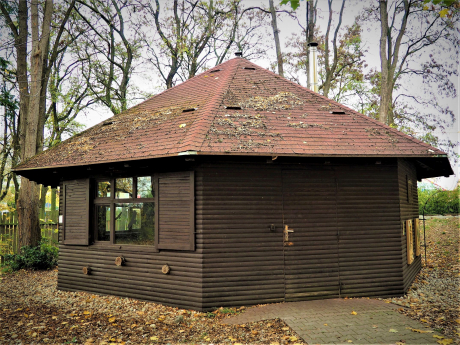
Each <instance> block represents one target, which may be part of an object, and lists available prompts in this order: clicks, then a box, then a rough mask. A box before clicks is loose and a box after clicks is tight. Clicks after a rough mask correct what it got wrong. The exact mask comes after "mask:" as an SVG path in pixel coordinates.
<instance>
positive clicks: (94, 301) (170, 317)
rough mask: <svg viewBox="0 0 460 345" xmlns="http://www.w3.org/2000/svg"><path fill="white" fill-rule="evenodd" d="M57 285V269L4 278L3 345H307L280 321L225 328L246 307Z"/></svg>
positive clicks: (0, 326)
mask: <svg viewBox="0 0 460 345" xmlns="http://www.w3.org/2000/svg"><path fill="white" fill-rule="evenodd" d="M3 282H7V283H6V284H3ZM37 282H41V284H42V285H46V284H48V288H46V287H45V288H43V286H42V288H41V290H40V293H37V289H38V287H37V286H38V285H39V284H37ZM45 282H46V284H45ZM49 282H53V283H52V284H50V283H49ZM55 286H56V272H53V271H48V272H32V273H26V272H20V273H18V274H15V275H14V276H4V280H3V281H2V284H0V294H1V296H0V344H9V343H23V344H30V343H36V344H37V343H38V344H45V343H47V344H64V343H78V344H86V345H92V344H98V345H103V344H105V345H109V344H117V345H122V344H124V343H125V342H127V341H128V340H129V342H130V343H131V344H146V343H149V344H167V343H171V344H182V343H195V344H197V343H198V344H201V343H211V342H212V343H227V344H229V345H230V344H232V345H233V344H248V343H249V344H252V343H264V344H270V343H278V345H279V344H289V345H300V344H304V343H303V341H302V340H301V339H300V338H299V337H298V335H297V334H295V332H293V330H292V329H291V328H290V327H287V325H286V324H285V323H284V322H283V321H282V320H280V319H274V320H267V321H260V322H256V323H248V324H244V325H222V324H221V321H222V320H223V319H225V318H227V317H229V316H231V315H235V314H237V313H239V312H241V311H242V310H244V309H245V308H221V309H218V310H216V311H215V312H213V313H202V312H197V311H191V310H184V309H178V308H172V307H167V306H163V305H158V304H154V303H148V302H141V301H137V300H133V299H129V298H120V297H115V296H96V295H91V294H89V293H85V292H64V291H57V290H56V288H55ZM12 287H14V288H12ZM37 296H40V297H39V298H37ZM42 298H43V300H42ZM45 301H46V302H45ZM17 309H19V310H17ZM24 314H27V316H28V317H27V318H26V317H25V316H24ZM209 315H212V317H210V316H209Z"/></svg>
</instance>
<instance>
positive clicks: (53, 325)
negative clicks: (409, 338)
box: [0, 218, 460, 345]
mask: <svg viewBox="0 0 460 345" xmlns="http://www.w3.org/2000/svg"><path fill="white" fill-rule="evenodd" d="M426 233H427V244H428V247H427V263H428V264H427V265H425V263H424V260H423V263H424V267H423V269H422V272H421V274H420V275H419V276H418V277H417V279H416V280H415V282H414V284H413V285H412V287H411V289H410V290H409V292H408V293H407V295H406V296H404V297H401V298H393V299H390V301H392V302H393V303H397V304H399V305H401V306H404V307H406V308H401V309H400V311H401V312H402V313H404V314H406V315H408V316H409V317H411V318H413V319H416V320H419V321H421V322H423V323H426V324H427V325H429V326H430V327H432V328H434V329H437V330H440V331H441V332H442V333H443V334H444V335H445V339H440V340H439V341H440V342H442V341H444V342H445V343H446V344H448V343H450V341H448V339H452V341H453V342H451V343H454V342H455V343H460V316H459V305H460V299H459V293H460V291H459V286H460V285H459V280H460V277H459V272H460V266H459V222H458V218H449V219H432V220H429V221H427V229H426ZM422 238H423V237H422ZM423 254H424V253H423V249H422V257H423ZM56 278H57V270H54V271H42V272H30V271H20V272H17V273H13V274H7V275H3V276H0V344H18V343H23V344H32V343H35V344H42V343H48V344H65V343H67V344H72V343H77V344H124V343H126V344H167V343H171V344H174V343H195V344H211V343H222V344H232V345H233V344H236V343H250V344H256V343H263V344H275V343H277V344H296V343H302V342H301V340H300V339H299V337H298V335H297V334H295V332H294V331H293V330H292V329H290V328H289V327H288V326H287V325H286V324H285V323H284V322H283V321H281V320H279V319H276V320H269V321H262V322H256V323H251V324H245V325H237V326H232V325H222V324H221V322H220V321H221V320H222V319H223V318H226V317H230V316H231V315H235V314H236V313H241V312H244V307H243V308H224V309H219V310H217V311H215V312H214V313H200V312H195V311H190V310H183V309H177V308H171V307H166V306H162V305H158V304H154V303H148V302H142V301H137V300H133V299H129V298H120V297H114V296H97V295H92V294H89V293H85V292H64V291H57V290H56Z"/></svg>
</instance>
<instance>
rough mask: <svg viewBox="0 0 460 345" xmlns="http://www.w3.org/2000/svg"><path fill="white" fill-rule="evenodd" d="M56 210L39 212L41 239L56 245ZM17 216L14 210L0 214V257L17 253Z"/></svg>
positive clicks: (57, 228) (57, 229) (57, 227)
mask: <svg viewBox="0 0 460 345" xmlns="http://www.w3.org/2000/svg"><path fill="white" fill-rule="evenodd" d="M57 217H58V215H57V211H56V212H54V213H53V212H50V211H46V212H40V228H41V232H42V241H44V242H47V243H48V244H50V245H52V246H55V247H57V246H58V231H59V226H58V222H57ZM19 249H20V248H19V232H18V216H17V213H16V212H8V213H3V214H1V217H0V257H2V256H3V255H5V254H17V253H19Z"/></svg>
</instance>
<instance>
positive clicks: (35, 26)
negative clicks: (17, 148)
mask: <svg viewBox="0 0 460 345" xmlns="http://www.w3.org/2000/svg"><path fill="white" fill-rule="evenodd" d="M30 6H31V11H30V12H31V29H32V51H31V54H30V100H29V111H28V113H27V120H26V123H25V124H24V127H25V133H24V142H23V143H22V145H21V150H22V155H21V157H22V161H23V162H24V161H25V160H27V159H29V158H30V157H32V156H34V155H35V154H36V153H37V138H38V131H39V127H38V126H39V122H40V103H41V96H42V95H43V94H42V90H41V88H42V85H43V83H42V80H43V62H44V59H45V53H46V52H47V51H48V47H47V45H48V44H49V37H50V29H51V16H52V13H53V1H52V0H46V2H45V10H44V15H43V25H42V28H43V29H42V32H41V37H39V28H40V24H39V15H38V13H39V11H38V0H32V1H31V4H30ZM19 18H20V19H19V20H27V19H28V18H27V16H26V17H19ZM17 206H18V232H19V247H22V246H37V245H38V243H39V241H40V238H41V233H40V224H39V188H38V185H37V184H36V183H35V182H31V181H29V180H28V179H26V178H25V177H21V190H20V191H19V198H18V205H17Z"/></svg>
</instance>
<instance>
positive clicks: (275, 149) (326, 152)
mask: <svg viewBox="0 0 460 345" xmlns="http://www.w3.org/2000/svg"><path fill="white" fill-rule="evenodd" d="M187 154H197V155H239V156H248V155H262V156H275V155H276V156H303V157H419V158H432V157H440V156H441V157H446V154H445V153H444V152H443V151H441V150H439V149H436V148H434V147H432V146H430V145H427V144H425V143H423V142H421V141H419V140H417V139H415V138H412V137H410V136H408V135H406V134H403V133H401V132H399V131H397V130H395V129H393V128H391V127H389V126H386V125H384V124H382V123H380V122H378V121H375V120H373V119H371V118H369V117H367V116H365V115H362V114H360V113H358V112H356V111H354V110H352V109H350V108H348V107H346V106H344V105H341V104H339V103H337V102H335V101H333V100H331V99H328V98H326V97H323V96H321V95H319V94H318V93H315V92H313V91H310V90H308V89H306V88H304V87H302V86H300V85H297V84H295V83H293V82H290V81H288V80H287V79H284V78H282V77H280V76H279V75H277V74H275V73H272V72H270V71H268V70H266V69H264V68H262V67H260V66H258V65H256V64H254V63H252V62H250V61H248V60H246V59H244V58H234V59H232V60H229V61H227V62H225V63H222V64H220V65H218V66H216V67H214V68H211V69H210V70H208V71H206V72H203V73H201V74H199V75H197V76H195V77H193V78H191V79H189V80H188V81H186V82H184V83H182V84H179V85H177V86H175V87H173V88H171V89H168V90H166V91H164V92H162V93H160V94H157V95H155V96H153V97H152V98H150V99H148V100H146V101H144V102H142V103H140V104H138V105H136V106H134V107H132V108H130V109H128V110H126V111H124V112H122V113H120V114H118V115H115V116H113V117H111V118H109V119H107V120H105V121H103V122H101V123H99V124H97V125H95V126H93V127H91V128H89V129H87V130H85V131H84V132H82V133H80V134H78V135H75V136H74V137H72V138H70V139H68V140H66V141H63V142H62V143H61V144H59V145H57V146H55V147H53V148H51V149H49V150H46V151H44V152H42V153H40V154H37V155H36V156H34V157H32V158H30V159H29V160H27V161H25V162H23V163H22V164H20V165H19V166H18V167H16V168H15V171H16V172H21V171H26V170H30V169H44V168H59V167H69V166H83V165H89V164H100V163H109V162H120V161H131V160H141V159H151V158H158V157H171V156H178V155H187Z"/></svg>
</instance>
